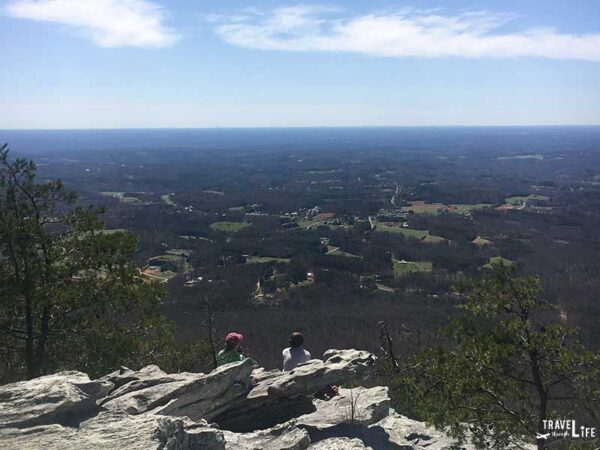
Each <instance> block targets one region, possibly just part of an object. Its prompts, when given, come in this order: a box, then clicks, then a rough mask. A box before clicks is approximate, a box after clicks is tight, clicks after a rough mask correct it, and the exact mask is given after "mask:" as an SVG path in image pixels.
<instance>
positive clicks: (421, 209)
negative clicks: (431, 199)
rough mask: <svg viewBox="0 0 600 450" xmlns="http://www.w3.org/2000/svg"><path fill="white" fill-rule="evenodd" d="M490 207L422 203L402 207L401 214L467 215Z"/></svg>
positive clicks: (481, 204)
mask: <svg viewBox="0 0 600 450" xmlns="http://www.w3.org/2000/svg"><path fill="white" fill-rule="evenodd" d="M490 206H491V205H489V204H487V203H477V204H474V205H468V204H452V205H444V204H442V203H428V202H423V201H416V202H412V205H411V206H403V207H402V212H403V213H408V212H412V213H413V214H433V215H436V214H441V213H450V214H468V213H470V212H471V211H475V210H478V209H483V208H488V207H490Z"/></svg>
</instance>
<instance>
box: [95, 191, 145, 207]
mask: <svg viewBox="0 0 600 450" xmlns="http://www.w3.org/2000/svg"><path fill="white" fill-rule="evenodd" d="M125 194H126V192H115V191H105V192H100V195H103V196H104V197H111V198H114V199H117V200H119V201H120V202H121V203H135V204H138V205H149V204H150V202H143V201H141V200H140V199H139V198H137V197H129V196H127V195H125ZM138 194H143V192H138Z"/></svg>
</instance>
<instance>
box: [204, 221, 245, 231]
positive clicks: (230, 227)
mask: <svg viewBox="0 0 600 450" xmlns="http://www.w3.org/2000/svg"><path fill="white" fill-rule="evenodd" d="M250 225H251V224H250V223H248V222H215V223H211V224H210V227H211V228H212V229H213V230H215V231H223V232H224V233H237V232H238V231H241V230H243V229H244V228H246V227H249V226H250Z"/></svg>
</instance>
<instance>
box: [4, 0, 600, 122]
mask: <svg viewBox="0 0 600 450" xmlns="http://www.w3.org/2000/svg"><path fill="white" fill-rule="evenodd" d="M0 54H1V55H2V63H1V64H0V108H1V110H2V113H1V114H0V129H18V128H25V129H37V128H43V129H54V128H58V129H75V128H84V129H85V128H171V127H176V128H195V127H295V126H298V127H304V126H429V125H434V126H437V125H439V126H451V125H598V124H600V1H598V0H564V1H563V0H544V1H540V0H502V1H491V0H478V1H467V0H437V1H434V0H412V1H391V0H387V1H384V0H369V1H357V0H343V1H342V0H337V1H336V0H332V1H331V2H329V1H328V2H320V1H310V0H306V1H305V2H294V1H291V2H287V1H274V0H270V1H269V0H251V1H248V0H245V1H241V0H221V1H205V0H169V1H166V0H0Z"/></svg>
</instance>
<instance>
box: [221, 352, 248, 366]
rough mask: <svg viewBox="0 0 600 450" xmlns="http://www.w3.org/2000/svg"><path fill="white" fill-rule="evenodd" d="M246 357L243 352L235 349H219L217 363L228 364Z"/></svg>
mask: <svg viewBox="0 0 600 450" xmlns="http://www.w3.org/2000/svg"><path fill="white" fill-rule="evenodd" d="M244 359H246V357H245V356H244V354H243V353H240V352H236V351H227V350H221V351H220V352H219V354H218V355H217V365H218V366H222V365H223V364H229V363H232V362H237V361H243V360H244Z"/></svg>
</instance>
